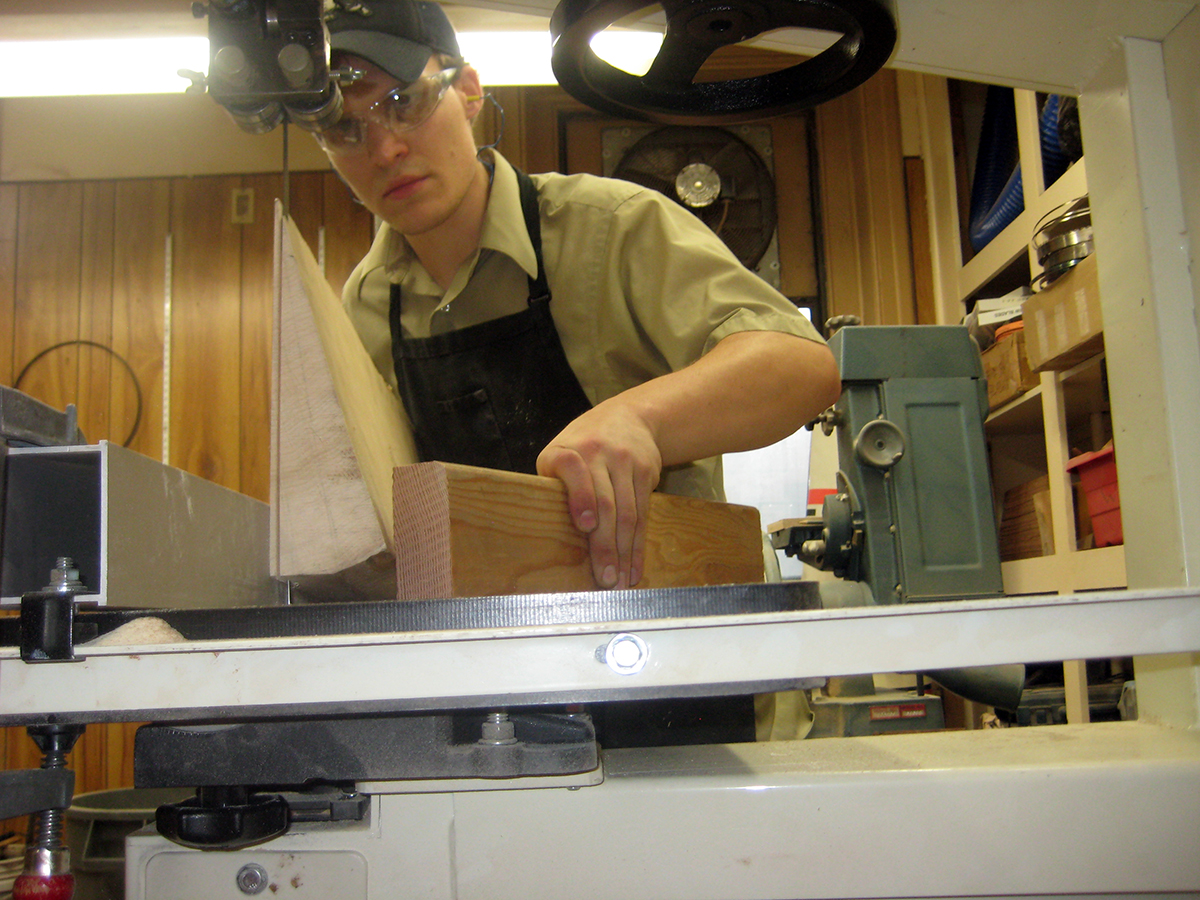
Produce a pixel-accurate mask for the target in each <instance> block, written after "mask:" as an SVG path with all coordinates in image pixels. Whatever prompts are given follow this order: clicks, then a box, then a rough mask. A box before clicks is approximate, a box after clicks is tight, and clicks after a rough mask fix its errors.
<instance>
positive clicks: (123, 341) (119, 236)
mask: <svg viewBox="0 0 1200 900" xmlns="http://www.w3.org/2000/svg"><path fill="white" fill-rule="evenodd" d="M282 188H283V182H282V177H281V176H279V175H252V176H214V177H199V178H177V179H138V180H129V181H98V182H86V181H85V182H66V183H31V184H20V185H17V184H0V382H3V383H4V384H6V385H13V384H15V382H16V380H17V378H18V377H21V382H20V385H19V387H20V389H21V390H22V391H23V392H25V393H27V394H30V395H31V396H33V397H36V398H37V399H39V400H42V401H43V402H45V403H48V404H50V405H51V406H53V407H55V408H56V409H62V408H64V407H65V406H66V405H67V404H69V403H74V404H75V405H76V406H77V408H78V411H79V420H80V426H81V427H82V429H83V431H84V434H85V435H86V436H87V439H88V440H89V441H90V442H95V441H97V440H110V441H113V442H114V443H119V444H124V443H126V440H127V438H129V436H130V432H131V430H133V428H134V424H135V420H136V425H137V428H136V432H135V433H134V434H133V435H132V440H130V441H129V446H130V447H131V448H132V449H134V450H137V451H138V452H139V453H142V454H145V455H146V456H149V457H152V458H154V459H162V458H163V448H164V434H165V435H166V436H167V439H168V443H167V447H168V449H167V455H168V457H169V458H168V460H167V461H168V462H169V463H170V464H171V465H173V466H176V467H178V468H181V469H184V470H186V471H188V472H191V473H193V474H196V475H200V476H202V477H204V478H207V479H210V480H212V481H215V482H217V483H219V484H223V485H225V486H226V487H229V488H232V489H234V490H238V491H241V492H242V493H244V494H248V495H250V496H252V497H257V498H259V499H261V500H267V499H268V493H269V484H270V481H269V468H270V427H271V425H270V371H271V369H270V361H271V355H270V348H271V318H272V296H273V290H272V286H273V268H274V262H273V259H274V249H273V240H274V239H273V233H274V203H275V198H276V197H279V196H280V195H281V194H282ZM247 190H250V191H253V196H252V202H251V203H250V204H249V205H248V206H247V207H246V209H247V210H248V211H249V213H250V215H249V221H248V222H246V223H244V224H235V223H234V221H233V212H234V201H233V197H234V192H235V191H247ZM247 196H248V195H247ZM289 196H290V203H291V209H292V213H293V217H294V218H295V219H296V220H297V224H298V225H299V226H300V228H301V231H302V233H303V234H304V235H305V237H306V239H307V240H308V241H309V243H310V245H311V246H312V247H314V248H316V247H317V246H318V241H319V239H320V238H319V234H320V230H321V229H322V227H323V229H324V240H323V246H324V254H323V255H324V258H325V262H326V275H327V276H328V278H329V280H330V282H331V283H332V284H333V285H334V287H335V288H336V289H338V290H340V288H341V286H342V284H343V283H344V282H345V280H346V277H347V276H348V275H349V274H350V270H351V269H352V267H353V266H354V264H355V263H356V262H357V261H358V260H359V259H360V258H361V257H362V255H363V254H364V253H365V252H366V249H367V247H368V246H369V244H370V240H371V235H372V232H373V223H372V219H371V215H370V213H368V212H367V211H366V210H365V209H364V208H363V207H361V206H359V205H358V204H357V203H355V202H354V201H353V199H352V198H351V196H350V193H349V191H348V190H347V189H346V188H345V186H344V185H342V183H341V182H340V181H338V179H337V177H336V176H334V175H333V174H332V173H320V172H309V173H300V174H293V175H292V176H291V184H290V189H289ZM168 300H169V302H168ZM168 310H169V313H168ZM168 314H169V316H170V320H169V327H168V324H167V316H168ZM80 342H90V343H80ZM93 344H94V345H99V346H93ZM57 345H61V346H57ZM55 347H57V348H56V349H50V348H55ZM104 348H107V349H104ZM46 351H48V352H46ZM109 351H111V352H109ZM43 352H45V355H44V356H42V357H41V358H40V359H37V360H36V362H33V364H32V365H29V364H30V362H31V361H32V360H34V359H35V358H36V357H38V356H39V354H42V353H43ZM118 357H119V358H120V359H118ZM120 360H124V362H125V363H128V368H127V367H126V365H125V364H124V363H122V362H121V361H120ZM27 366H28V369H27V371H24V374H23V376H22V371H23V370H26V367H27ZM168 367H169V368H168ZM165 371H166V372H168V373H169V374H168V377H167V378H164V372H165ZM135 379H136V380H135ZM165 384H166V385H169V389H168V390H166V391H164V385H165ZM135 385H136V387H135ZM138 388H140V391H141V413H140V417H138V413H137V406H138V397H137V394H138ZM164 405H166V407H167V408H168V414H167V415H166V416H164V414H163V410H164ZM48 576H49V573H47V577H48ZM135 727H136V726H135V725H127V724H113V725H92V726H89V727H88V729H87V731H86V733H85V734H84V736H83V738H82V739H81V740H80V742H79V744H78V745H77V746H76V749H75V750H74V752H73V753H72V755H71V758H70V765H71V766H72V768H74V769H75V771H76V778H77V781H76V791H77V792H81V793H82V792H86V791H95V790H106V789H109V788H114V787H122V786H129V785H131V784H132V783H133V729H134V728H135ZM39 764H40V758H39V754H38V751H37V748H36V747H35V746H34V744H33V742H32V741H31V740H30V739H29V738H28V736H27V735H26V734H25V730H24V729H23V728H8V729H4V734H3V739H2V740H0V767H3V768H29V767H36V766H37V765H39ZM7 824H8V825H9V826H11V825H12V824H13V823H7ZM4 830H7V829H6V828H5V827H4V826H3V825H0V833H2V832H3V831H4Z"/></svg>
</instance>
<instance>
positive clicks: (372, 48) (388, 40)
mask: <svg viewBox="0 0 1200 900" xmlns="http://www.w3.org/2000/svg"><path fill="white" fill-rule="evenodd" d="M329 45H330V49H331V50H333V51H334V52H341V53H350V54H352V55H354V56H361V57H362V58H363V59H365V60H366V61H367V62H370V63H374V64H375V65H377V66H379V68H381V69H383V71H385V72H387V73H388V74H389V75H391V76H392V77H393V78H395V79H396V80H397V81H399V82H401V83H403V84H412V83H413V82H414V81H416V80H417V79H418V78H420V77H421V75H422V74H423V73H424V71H425V66H426V65H427V64H428V62H429V58H430V57H431V56H433V50H431V49H430V48H429V47H426V46H425V45H424V44H418V43H415V42H414V41H410V40H408V39H407V38H402V37H397V36H396V35H394V34H382V33H381V32H378V31H339V32H337V33H336V34H333V35H330V41H329Z"/></svg>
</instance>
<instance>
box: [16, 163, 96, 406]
mask: <svg viewBox="0 0 1200 900" xmlns="http://www.w3.org/2000/svg"><path fill="white" fill-rule="evenodd" d="M82 215H83V188H82V185H80V184H31V185H26V186H24V187H22V189H21V192H20V198H19V201H18V212H17V272H18V273H19V276H18V280H17V284H16V291H15V304H14V327H13V366H14V368H15V369H16V372H15V373H14V378H15V377H16V376H17V375H19V374H20V371H21V369H22V368H23V367H25V366H26V365H27V364H28V363H30V361H31V360H33V359H34V357H36V356H37V355H38V354H39V353H41V352H42V351H44V350H48V349H49V348H50V347H52V346H54V345H56V344H58V343H60V342H62V341H70V340H74V339H76V338H78V337H79V279H80V256H79V249H80V244H81V241H82V239H83V235H82ZM78 378H79V349H78V347H75V346H66V347H62V348H60V349H58V350H55V351H52V352H51V353H49V354H48V355H47V356H44V357H43V358H42V359H40V360H39V361H38V362H37V363H35V364H33V366H32V367H31V368H30V369H29V370H28V372H27V373H26V375H25V378H24V379H23V380H22V381H21V390H22V391H24V392H25V393H26V394H29V395H30V396H31V397H36V398H37V399H38V400H41V401H42V402H43V403H48V404H50V405H51V406H53V407H54V408H55V409H63V408H64V407H66V405H67V404H68V403H74V402H75V400H76V392H77V387H78Z"/></svg>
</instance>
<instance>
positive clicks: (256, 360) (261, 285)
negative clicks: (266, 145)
mask: <svg viewBox="0 0 1200 900" xmlns="http://www.w3.org/2000/svg"><path fill="white" fill-rule="evenodd" d="M242 189H243V190H246V189H249V190H251V191H253V192H254V196H253V202H252V204H251V209H252V216H253V218H252V221H250V222H248V223H244V224H242V225H240V226H239V227H240V229H241V233H242V275H241V296H242V302H241V307H240V314H241V389H240V391H239V396H240V397H241V403H242V428H241V434H240V436H239V438H240V448H239V450H240V456H239V469H240V478H241V481H240V490H241V492H242V493H243V494H246V495H248V496H250V497H255V498H257V499H259V500H263V501H266V500H268V499H269V498H270V495H271V454H270V442H271V340H272V337H271V336H272V329H273V327H274V316H273V312H272V307H273V302H274V295H275V291H274V288H273V285H274V281H275V201H276V200H277V199H278V198H280V197H282V195H283V178H282V177H281V176H279V175H248V176H245V177H244V178H243V179H242ZM314 199H319V198H314Z"/></svg>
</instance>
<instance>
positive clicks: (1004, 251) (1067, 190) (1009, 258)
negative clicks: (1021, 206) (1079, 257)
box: [958, 159, 1087, 300]
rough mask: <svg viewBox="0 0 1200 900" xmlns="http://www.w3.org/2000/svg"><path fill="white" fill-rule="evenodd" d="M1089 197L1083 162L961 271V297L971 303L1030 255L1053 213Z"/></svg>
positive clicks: (959, 285) (1052, 186)
mask: <svg viewBox="0 0 1200 900" xmlns="http://www.w3.org/2000/svg"><path fill="white" fill-rule="evenodd" d="M1085 194H1087V172H1086V170H1085V167H1084V161H1083V160H1082V159H1081V160H1079V161H1078V162H1076V163H1075V164H1074V165H1072V166H1071V167H1070V168H1069V169H1067V171H1066V172H1064V173H1063V175H1062V177H1061V178H1059V179H1058V181H1056V182H1054V184H1052V185H1050V187H1049V188H1047V189H1046V191H1045V193H1043V194H1042V195H1041V198H1040V201H1039V203H1038V205H1037V206H1036V207H1033V208H1027V209H1026V210H1025V211H1024V212H1022V213H1021V214H1020V215H1019V216H1017V217H1016V218H1015V219H1013V221H1012V222H1010V223H1009V224H1008V226H1007V227H1006V228H1005V229H1004V230H1003V231H1001V232H1000V233H999V234H998V235H996V236H995V237H994V238H992V240H991V241H989V242H988V244H987V246H985V247H984V248H983V249H981V250H980V251H979V252H978V253H976V254H975V255H974V256H973V257H972V258H971V259H970V260H969V261H968V262H967V263H966V264H965V265H964V266H963V267H962V269H961V270H960V271H959V275H958V295H959V296H960V297H961V298H963V299H964V300H966V299H970V298H972V297H974V296H975V295H976V294H978V293H979V292H980V291H982V290H983V289H984V288H985V287H987V286H988V285H989V284H990V283H991V282H993V281H994V280H995V279H996V278H997V277H998V276H999V275H1000V274H1001V273H1003V272H1005V271H1006V270H1007V269H1008V268H1009V267H1010V266H1013V265H1014V264H1016V263H1017V262H1018V261H1019V260H1020V258H1021V256H1022V255H1027V254H1028V252H1029V242H1030V241H1031V240H1033V232H1034V229H1035V228H1036V227H1037V224H1038V222H1039V221H1040V220H1041V218H1042V217H1043V216H1044V215H1046V213H1048V212H1050V211H1051V210H1053V209H1055V208H1057V207H1059V206H1061V205H1063V204H1066V203H1070V202H1071V201H1072V200H1077V199H1079V198H1080V197H1082V196H1084V195H1085Z"/></svg>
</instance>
